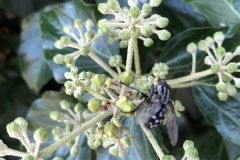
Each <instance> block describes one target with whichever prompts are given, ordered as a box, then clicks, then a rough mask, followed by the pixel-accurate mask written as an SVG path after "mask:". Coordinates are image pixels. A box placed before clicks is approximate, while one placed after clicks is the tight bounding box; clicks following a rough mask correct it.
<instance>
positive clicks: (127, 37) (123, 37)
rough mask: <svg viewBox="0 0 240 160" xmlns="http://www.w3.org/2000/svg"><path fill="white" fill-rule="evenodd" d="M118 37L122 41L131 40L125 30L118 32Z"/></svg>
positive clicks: (127, 31) (128, 32)
mask: <svg viewBox="0 0 240 160" xmlns="http://www.w3.org/2000/svg"><path fill="white" fill-rule="evenodd" d="M119 37H120V39H122V40H123V41H127V40H129V39H130V38H131V32H130V31H129V30H127V29H123V30H121V31H120V32H119Z"/></svg>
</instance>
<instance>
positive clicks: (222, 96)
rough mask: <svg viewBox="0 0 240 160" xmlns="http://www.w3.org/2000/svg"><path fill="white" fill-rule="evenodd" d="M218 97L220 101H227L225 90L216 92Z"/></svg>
mask: <svg viewBox="0 0 240 160" xmlns="http://www.w3.org/2000/svg"><path fill="white" fill-rule="evenodd" d="M218 99H219V100H220V101H227V99H228V94H227V93H226V92H218Z"/></svg>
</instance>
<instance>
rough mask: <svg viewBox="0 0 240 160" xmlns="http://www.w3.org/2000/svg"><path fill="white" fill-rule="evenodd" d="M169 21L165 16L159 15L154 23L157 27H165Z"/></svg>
mask: <svg viewBox="0 0 240 160" xmlns="http://www.w3.org/2000/svg"><path fill="white" fill-rule="evenodd" d="M168 23H169V20H168V18H165V17H159V18H158V19H157V21H156V25H157V26H158V27H159V28H165V27H167V25H168Z"/></svg>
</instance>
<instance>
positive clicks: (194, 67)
mask: <svg viewBox="0 0 240 160" xmlns="http://www.w3.org/2000/svg"><path fill="white" fill-rule="evenodd" d="M196 59H197V53H193V54H192V73H196V65H197V64H196Z"/></svg>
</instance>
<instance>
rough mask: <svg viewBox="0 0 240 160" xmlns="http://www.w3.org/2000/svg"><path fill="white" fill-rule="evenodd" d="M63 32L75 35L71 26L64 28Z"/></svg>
mask: <svg viewBox="0 0 240 160" xmlns="http://www.w3.org/2000/svg"><path fill="white" fill-rule="evenodd" d="M63 31H64V32H65V33H67V34H71V33H73V29H72V27H71V26H70V25H66V26H64V27H63Z"/></svg>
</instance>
